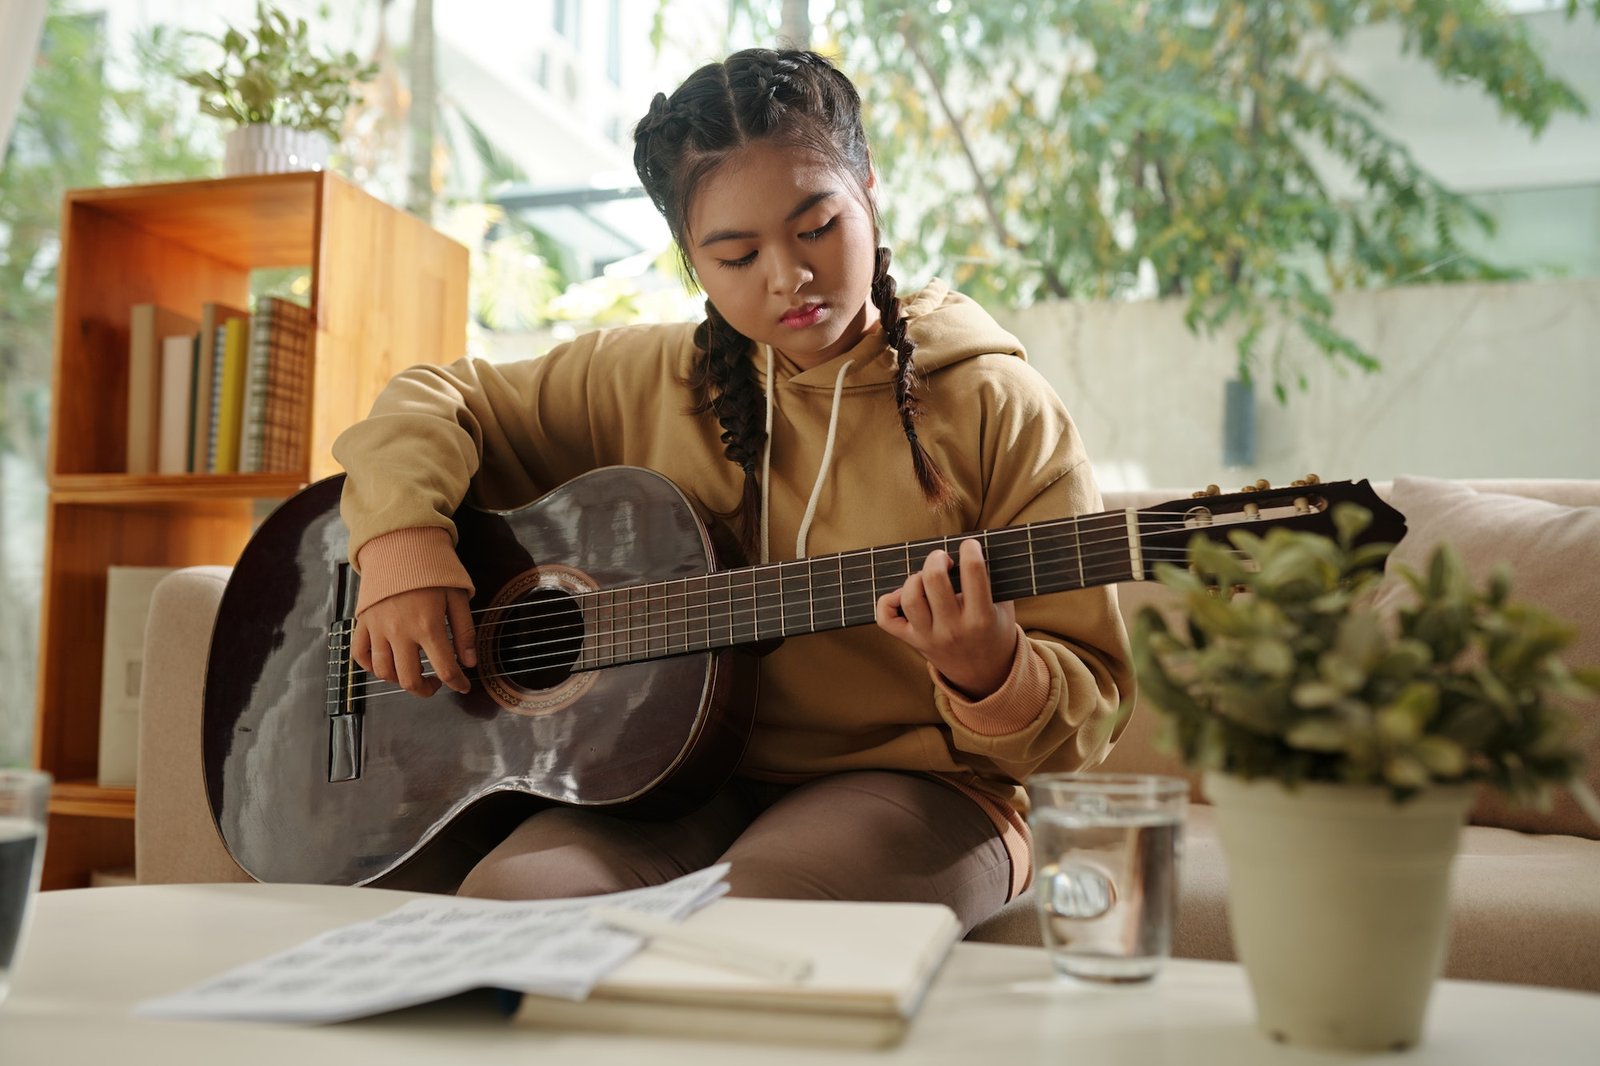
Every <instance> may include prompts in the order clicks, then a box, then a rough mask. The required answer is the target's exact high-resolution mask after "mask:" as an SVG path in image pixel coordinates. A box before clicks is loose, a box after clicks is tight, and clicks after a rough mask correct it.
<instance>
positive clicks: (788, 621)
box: [778, 559, 816, 636]
mask: <svg viewBox="0 0 1600 1066" xmlns="http://www.w3.org/2000/svg"><path fill="white" fill-rule="evenodd" d="M778 589H779V592H780V596H781V600H780V611H781V615H780V617H781V618H782V620H783V632H784V635H785V636H787V635H789V634H791V633H810V632H812V631H813V630H814V629H815V628H816V627H815V626H814V625H813V621H814V619H813V618H812V614H811V566H810V564H809V563H808V562H807V561H806V560H804V559H796V560H795V561H794V562H786V563H779V564H778Z"/></svg>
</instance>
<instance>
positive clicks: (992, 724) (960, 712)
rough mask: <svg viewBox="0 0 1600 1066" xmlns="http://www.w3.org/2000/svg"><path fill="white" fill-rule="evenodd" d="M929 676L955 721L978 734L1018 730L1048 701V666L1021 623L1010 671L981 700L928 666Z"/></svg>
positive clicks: (1041, 712)
mask: <svg viewBox="0 0 1600 1066" xmlns="http://www.w3.org/2000/svg"><path fill="white" fill-rule="evenodd" d="M928 675H929V676H930V677H932V678H933V683H934V685H935V686H936V687H937V688H938V689H939V691H940V692H941V693H943V694H944V698H945V699H946V700H947V701H949V704H950V713H951V714H952V715H954V717H955V719H956V721H958V722H960V723H961V724H962V725H964V726H966V727H967V728H968V729H970V730H972V731H973V732H974V733H976V734H978V735H979V736H985V737H999V736H1005V735H1006V734H1008V733H1016V732H1019V731H1020V730H1022V729H1023V728H1025V727H1026V726H1027V725H1028V724H1029V723H1031V722H1033V721H1035V720H1036V719H1037V718H1038V717H1039V716H1040V715H1041V714H1043V713H1044V711H1045V707H1046V705H1047V704H1048V703H1049V701H1050V668H1049V667H1048V666H1046V665H1045V661H1044V656H1042V655H1040V654H1039V652H1038V651H1037V650H1036V649H1035V648H1034V646H1033V641H1031V640H1029V639H1028V637H1027V634H1026V633H1024V632H1023V631H1022V627H1021V626H1018V627H1017V650H1016V653H1015V654H1014V655H1013V656H1012V659H1011V672H1010V673H1009V674H1007V675H1006V679H1005V681H1003V682H1001V684H1000V687H999V688H998V689H996V690H995V691H994V692H992V693H990V694H989V695H987V696H985V697H984V698H983V699H981V700H971V699H968V698H967V697H966V696H964V695H962V694H961V693H960V692H959V691H957V690H956V689H955V688H953V687H952V686H951V685H950V684H949V683H948V682H946V681H945V679H944V677H943V676H941V675H940V673H939V671H937V670H935V669H934V668H933V667H932V666H931V665H930V666H929V667H928Z"/></svg>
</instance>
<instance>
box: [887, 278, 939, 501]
mask: <svg viewBox="0 0 1600 1066" xmlns="http://www.w3.org/2000/svg"><path fill="white" fill-rule="evenodd" d="M872 302H873V303H874V304H875V305H877V308H878V317H879V319H880V320H881V321H882V323H883V335H884V339H885V341H886V342H887V343H888V345H889V347H890V348H891V349H893V350H894V353H895V376H894V401H895V406H896V408H897V409H898V410H899V412H900V426H901V428H902V429H904V430H905V434H906V441H907V442H908V443H909V444H910V445H911V465H912V467H913V468H914V469H915V470H916V472H917V484H918V485H920V486H921V487H922V495H923V497H924V498H925V499H926V500H927V501H928V504H929V506H931V507H933V508H934V509H935V510H938V509H940V508H943V507H947V506H949V505H950V503H951V502H952V494H951V489H950V479H949V478H947V477H945V474H944V471H943V470H940V469H939V464H937V463H935V462H934V461H933V457H932V456H930V455H929V454H928V451H927V449H926V448H924V447H923V446H922V442H921V441H920V440H918V439H917V420H918V419H919V418H921V417H922V403H921V401H920V400H919V398H918V396H917V373H916V363H915V358H916V351H917V345H916V342H915V341H913V340H912V339H911V338H910V337H909V336H907V334H906V320H905V316H904V315H902V314H901V313H900V310H901V308H900V297H899V296H897V295H895V281H894V276H893V275H892V274H890V273H889V249H887V248H879V249H878V255H877V260H876V262H875V263H874V264H873V269H872Z"/></svg>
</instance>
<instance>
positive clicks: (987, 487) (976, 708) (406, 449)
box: [334, 281, 1133, 890]
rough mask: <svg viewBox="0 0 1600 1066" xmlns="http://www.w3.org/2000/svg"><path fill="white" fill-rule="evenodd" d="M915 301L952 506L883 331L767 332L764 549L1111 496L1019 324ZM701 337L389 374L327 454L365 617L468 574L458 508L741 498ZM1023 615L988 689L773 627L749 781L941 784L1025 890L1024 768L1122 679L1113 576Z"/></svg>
mask: <svg viewBox="0 0 1600 1066" xmlns="http://www.w3.org/2000/svg"><path fill="white" fill-rule="evenodd" d="M905 315H906V318H907V323H908V333H909V335H910V337H911V338H912V339H913V340H914V341H915V342H916V345H917V348H916V366H917V370H918V372H919V374H920V375H921V377H922V381H921V384H920V387H919V395H920V397H921V399H922V404H923V408H924V414H923V417H922V419H921V420H920V422H919V423H918V429H917V434H918V437H919V439H920V440H921V441H922V443H923V445H924V447H926V448H927V450H928V452H929V454H930V455H931V456H932V457H933V459H934V460H935V461H936V462H937V463H938V464H939V465H940V467H941V468H942V469H943V470H944V472H945V473H946V475H947V476H948V477H949V478H950V480H951V482H952V484H953V486H954V489H955V495H956V505H955V506H954V507H953V508H950V509H948V510H946V511H943V512H937V513H936V512H934V511H931V510H930V509H929V508H928V506H927V504H926V503H925V501H924V499H923V497H922V494H921V491H920V489H919V488H918V485H917V481H916V477H915V475H914V474H913V472H912V468H911V460H910V454H909V450H908V447H907V444H906V438H905V435H904V432H903V431H902V429H901V426H900V421H899V418H898V416H897V414H896V411H895V402H894V385H893V377H894V357H893V353H891V352H890V351H889V349H888V348H887V346H886V345H885V343H884V340H883V334H882V332H881V331H877V330H874V331H872V332H870V333H869V334H868V335H867V336H866V337H865V338H863V339H862V341H861V343H859V344H858V345H856V347H855V348H853V349H852V350H851V351H849V352H847V353H845V354H844V355H842V356H839V357H837V358H835V359H833V360H830V361H829V362H828V363H825V364H823V365H821V366H817V367H813V368H811V369H809V370H805V369H801V368H800V367H798V366H797V365H795V364H793V363H791V362H789V361H788V360H787V359H786V358H784V357H783V356H781V355H778V356H776V357H775V358H774V357H773V353H771V352H770V351H769V350H768V349H767V348H766V347H765V346H758V351H756V352H755V353H754V354H753V356H752V358H754V359H755V360H756V367H757V375H758V378H759V380H760V381H761V383H762V386H763V389H764V390H765V391H766V392H767V393H768V395H769V396H770V397H771V412H770V414H771V423H772V428H771V433H770V451H769V454H768V456H767V461H768V463H770V470H769V473H768V476H767V478H766V481H765V485H764V488H765V492H766V495H767V511H768V528H767V534H766V549H767V553H768V557H769V559H770V560H772V561H779V560H784V559H793V558H797V557H799V556H800V555H802V554H804V555H819V554H827V553H832V552H842V551H847V550H850V549H856V548H864V547H876V546H882V545H888V544H898V543H900V542H903V541H910V540H920V539H922V538H929V537H936V536H949V535H952V534H957V533H961V532H965V531H970V530H979V529H995V528H1001V527H1005V526H1012V525H1020V524H1023V523H1027V522H1033V521H1038V520H1041V519H1052V518H1061V517H1065V516H1069V515H1076V514H1085V513H1092V512H1095V511H1099V510H1101V509H1102V504H1101V499H1100V494H1099V490H1098V489H1097V488H1096V486H1095V482H1094V478H1093V474H1092V472H1091V470H1090V467H1089V462H1088V459H1087V457H1086V455H1085V453H1084V448H1083V443H1082V441H1081V440H1080V439H1079V437H1078V434H1077V431H1076V429H1075V428H1074V426H1073V424H1072V420H1071V418H1070V417H1069V416H1068V414H1067V411H1066V409H1065V407H1064V406H1063V404H1062V402H1061V400H1060V399H1059V398H1058V397H1057V396H1056V394H1055V392H1054V390H1052V389H1051V388H1050V386H1049V385H1048V384H1047V383H1046V382H1045V381H1044V380H1043V378H1041V377H1040V376H1039V375H1038V373H1037V372H1035V371H1034V370H1033V369H1032V368H1031V367H1030V366H1028V364H1027V362H1026V359H1025V356H1024V353H1023V351H1022V347H1021V345H1020V344H1019V342H1018V341H1017V339H1016V338H1015V337H1013V336H1011V335H1010V334H1009V333H1007V332H1006V331H1005V330H1003V329H1001V328H1000V326H999V325H998V324H997V323H996V322H995V321H994V320H993V319H992V318H991V317H990V316H989V315H988V314H987V313H986V312H985V311H984V310H983V309H982V308H980V307H979V306H978V305H977V304H976V303H974V302H973V301H971V300H970V299H968V298H966V297H964V296H962V295H960V294H959V293H955V292H951V291H950V290H948V289H947V288H946V287H945V286H944V285H943V284H942V283H940V282H938V281H934V282H932V283H930V284H929V286H928V287H927V288H926V289H924V290H923V291H922V292H920V293H918V294H916V295H915V296H913V297H910V298H908V299H907V300H906V302H905ZM693 332H694V325H693V324H673V325H642V326H627V327H621V328H616V329H608V330H602V331H599V332H595V333H590V334H587V335H585V336H582V337H579V338H578V339H577V340H574V341H572V342H570V343H568V344H564V345H561V346H560V347H557V348H555V349H554V350H552V351H551V352H549V353H548V354H546V355H544V356H542V357H539V358H535V359H530V360H526V361H522V362H517V363H510V364H490V363H485V362H480V361H474V360H461V361H459V362H456V363H454V364H451V365H449V366H444V367H436V366H420V367H414V368H412V369H409V370H407V371H404V372H403V373H401V374H400V375H398V376H396V378H395V379H394V380H393V381H392V382H391V383H390V385H389V386H388V387H387V388H386V389H385V390H384V392H383V393H382V394H381V395H380V396H379V398H378V400H377V402H376V403H375V404H374V406H373V409H372V413H371V415H370V417H368V418H367V419H366V420H364V421H362V422H360V423H358V424H356V425H355V426H353V427H351V428H350V429H349V430H347V431H346V432H345V433H344V434H343V435H341V436H340V438H339V439H338V440H337V441H336V442H335V444H334V455H335V457H336V458H337V459H338V460H339V462H340V463H341V464H342V465H343V466H344V467H345V469H346V470H347V471H348V473H349V479H348V481H347V484H346V487H345V493H344V499H343V503H342V510H343V515H344V519H345V522H346V524H347V525H348V527H349V529H350V552H351V559H352V561H353V562H355V563H356V564H357V565H358V566H361V565H363V564H364V565H365V566H366V567H367V568H368V569H370V570H371V571H373V574H372V576H371V577H370V578H369V579H367V580H365V581H364V583H363V588H362V593H361V600H362V603H361V607H362V609H364V608H365V607H366V606H369V605H370V604H371V603H372V602H375V600H376V599H379V598H382V597H383V596H387V595H392V594H394V593H396V592H401V591H405V590H406V589H408V588H415V587H421V586H424V585H432V584H445V585H456V586H457V587H467V586H468V585H469V584H470V582H469V581H468V580H467V578H466V575H465V572H464V571H461V570H460V568H459V564H456V563H455V562H454V560H453V553H452V552H450V551H449V550H448V549H449V545H450V543H451V541H450V540H449V539H448V538H447V537H446V536H445V535H444V534H442V533H438V532H435V531H436V530H443V531H446V532H448V533H451V535H453V529H454V527H453V525H452V523H451V519H450V516H451V514H452V513H453V512H454V511H455V509H456V508H457V506H458V505H460V504H461V503H462V501H463V500H464V499H465V500H466V501H467V502H471V503H474V504H477V505H478V506H481V507H490V508H512V507H517V506H520V505H522V504H524V503H526V502H528V501H529V500H532V499H534V498H535V497H537V496H538V495H539V494H541V493H542V492H544V491H547V490H549V489H551V488H554V487H555V486H557V485H559V484H561V483H563V482H565V481H567V480H570V479H571V478H573V477H576V476H577V475H579V474H581V473H584V472H586V471H588V470H592V469H595V468H597V467H601V466H608V465H614V464H627V465H633V466H643V467H648V468H651V469H654V470H656V471H659V472H660V473H662V474H664V475H666V476H667V477H668V478H670V479H671V480H672V481H673V482H675V483H676V484H677V485H678V486H679V487H680V488H681V489H683V490H684V491H685V492H686V493H688V494H689V495H690V496H691V497H692V498H695V499H697V500H698V501H699V502H700V503H701V504H702V505H703V506H704V507H705V508H707V509H708V510H710V511H712V512H721V513H727V512H729V511H731V510H732V509H733V508H734V507H735V506H736V504H737V502H738V499H739V494H740V490H741V487H742V480H743V479H742V472H741V471H740V470H739V468H738V467H737V466H735V465H734V464H733V463H730V462H729V461H728V460H727V459H726V458H725V457H724V456H723V445H722V443H721V442H720V440H719V439H718V438H719V435H720V433H721V428H720V427H719V426H718V425H717V424H716V421H715V419H714V418H712V416H710V415H709V414H707V415H692V414H690V413H689V412H688V408H689V402H690V398H689V395H688V391H687V389H686V388H685V387H684V385H683V384H682V382H683V381H684V379H685V378H686V377H687V376H688V372H689V369H690V367H691V365H692V362H693V360H694V356H695V349H694V344H693V340H692V335H693ZM769 360H770V365H771V369H772V378H773V379H774V381H775V387H769V383H768V381H767V367H768V366H769ZM835 414H836V415H837V417H836V419H835V417H834V416H835ZM830 422H835V425H834V429H833V432H832V447H831V455H830V456H829V462H828V464H827V469H826V470H824V469H823V458H824V452H825V451H829V450H830V449H829V448H828V443H829V437H830ZM814 493H815V496H816V500H815V503H814V505H813V507H812V511H813V517H812V518H811V520H810V522H809V524H808V525H807V524H806V522H805V516H806V512H807V508H808V503H811V498H812V496H813V494H814ZM803 525H807V528H806V529H805V536H804V543H803V545H800V544H797V538H798V536H799V534H800V533H801V531H802V526H803ZM369 542H370V547H369ZM364 549H366V554H365V556H363V550H364ZM440 555H444V556H449V557H450V558H447V559H441V558H438V556H440ZM380 556H381V564H380V565H374V560H375V559H379V558H380ZM430 556H431V557H430ZM380 570H381V572H382V574H383V577H382V579H381V580H380V579H379V577H378V574H379V571H380ZM452 574H458V575H459V577H458V578H453V577H452V576H451V575H452ZM1016 610H1017V621H1018V624H1019V627H1020V631H1021V634H1025V639H1019V641H1018V645H1017V652H1016V657H1015V661H1014V662H1013V666H1012V674H1011V677H1010V678H1008V680H1007V682H1006V683H1005V685H1003V686H1002V688H1001V690H1000V691H999V692H998V693H996V694H994V695H993V696H991V697H989V698H987V699H984V700H979V701H968V700H966V699H963V698H962V697H961V695H960V694H959V693H958V692H956V691H955V690H953V689H951V688H949V687H947V686H945V685H944V684H942V683H941V681H940V679H939V678H938V676H937V674H936V673H935V672H934V671H931V670H930V669H929V668H928V667H927V664H926V663H925V662H924V660H923V659H922V657H921V656H920V655H919V654H918V653H917V652H916V651H914V650H913V649H912V648H910V647H909V646H907V645H905V644H903V643H901V642H900V641H898V640H895V639H894V638H892V637H890V636H888V635H887V634H886V633H883V632H882V631H880V630H879V629H878V628H877V627H875V626H859V627H855V628H851V629H844V630H835V631H831V632H825V633H816V634H811V635H807V636H802V637H797V638H791V639H789V640H787V641H785V642H784V643H783V644H782V646H780V647H779V648H778V649H777V650H776V651H775V652H773V653H772V654H770V655H768V656H766V657H765V658H763V659H762V660H761V663H760V675H761V676H760V694H759V702H758V707H757V715H756V722H755V728H754V733H753V736H752V738H751V741H750V746H749V749H748V751H747V752H746V755H745V758H744V761H743V763H742V764H741V768H740V769H741V772H742V773H745V774H747V775H749V776H752V777H758V778H763V779H767V780H778V781H797V780H804V779H805V778H807V777H812V776H815V775H818V774H822V773H828V772H833V771H840V770H849V769H865V768H874V769H900V770H908V771H920V772H926V773H931V774H935V775H938V776H940V777H941V778H944V779H945V780H947V781H948V782H949V783H951V784H952V785H954V786H956V787H957V788H959V789H961V790H962V791H963V792H966V793H968V794H969V795H971V796H973V797H974V798H975V799H976V800H978V801H979V802H980V803H981V804H982V805H983V806H984V807H985V809H986V810H988V811H989V813H990V815H991V817H992V818H993V819H994V820H995V822H996V825H997V826H999V827H1000V829H1001V832H1002V834H1003V836H1004V837H1005V838H1006V843H1007V846H1008V848H1009V849H1010V851H1011V853H1012V858H1013V866H1014V874H1015V876H1014V878H1013V887H1014V890H1020V888H1021V887H1022V885H1023V884H1025V883H1026V881H1027V879H1028V877H1029V876H1030V873H1029V870H1030V867H1031V863H1030V860H1029V855H1028V851H1029V848H1028V842H1027V831H1026V827H1025V823H1024V816H1025V814H1026V810H1027V806H1026V802H1027V801H1026V794H1025V793H1024V791H1023V789H1022V787H1021V782H1022V781H1023V780H1024V779H1025V778H1026V777H1027V776H1028V775H1029V774H1031V773H1034V772H1038V771H1060V770H1073V769H1080V768H1085V767H1088V766H1092V765H1094V764H1095V763H1097V762H1098V761H1100V759H1102V758H1103V757H1104V755H1105V753H1106V752H1107V751H1108V750H1109V748H1110V745H1111V743H1112V742H1113V740H1114V739H1115V736H1114V728H1113V723H1114V722H1115V721H1116V712H1117V707H1118V704H1119V702H1120V701H1122V700H1123V699H1127V698H1131V696H1132V693H1133V687H1132V686H1133V678H1132V673H1131V669H1130V667H1129V660H1128V649H1127V636H1126V633H1125V631H1124V629H1123V625H1122V621H1121V616H1120V614H1119V613H1118V611H1117V606H1116V598H1115V592H1114V590H1112V589H1110V588H1097V589H1084V590H1079V591H1073V592H1063V593H1056V594H1052V595H1046V596H1039V597H1034V598H1032V599H1026V600H1021V601H1018V602H1017V604H1016Z"/></svg>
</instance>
